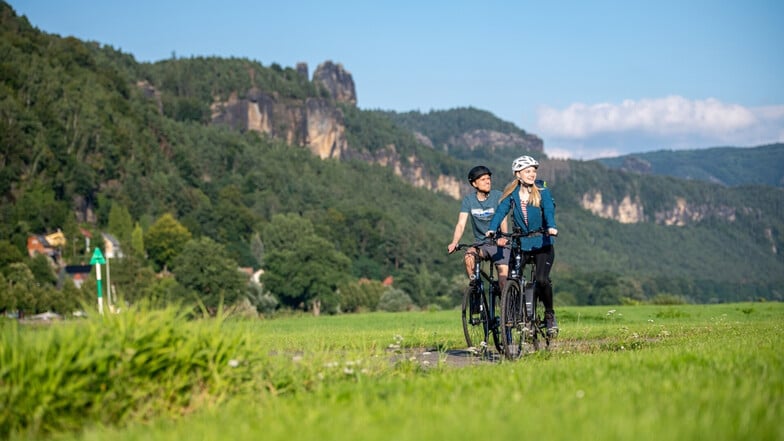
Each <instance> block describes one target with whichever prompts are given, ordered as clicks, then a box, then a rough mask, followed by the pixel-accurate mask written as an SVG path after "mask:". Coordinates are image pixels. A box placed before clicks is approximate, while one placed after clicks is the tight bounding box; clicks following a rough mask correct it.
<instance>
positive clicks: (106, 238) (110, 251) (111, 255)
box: [101, 233, 124, 259]
mask: <svg viewBox="0 0 784 441" xmlns="http://www.w3.org/2000/svg"><path fill="white" fill-rule="evenodd" d="M101 236H103V249H104V251H103V255H104V257H106V258H107V259H115V258H122V257H124V254H123V252H122V249H121V248H120V242H119V241H118V240H117V238H116V237H114V236H112V235H111V234H109V233H101Z"/></svg>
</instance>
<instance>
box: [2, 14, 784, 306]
mask: <svg viewBox="0 0 784 441" xmlns="http://www.w3.org/2000/svg"><path fill="white" fill-rule="evenodd" d="M0 20H1V22H0V26H1V27H0V54H2V58H1V59H0V60H1V61H0V148H1V149H2V150H1V151H0V161H1V162H2V167H0V201H1V205H0V310H4V311H11V310H16V309H20V310H24V311H27V312H40V311H45V310H50V309H54V310H57V311H58V312H67V311H68V310H70V309H73V308H75V307H76V305H77V302H78V301H81V300H85V299H88V298H91V296H92V295H93V293H94V292H95V289H94V288H95V280H94V279H92V280H89V281H88V282H86V283H85V285H83V286H82V288H81V289H77V288H75V287H74V286H73V284H72V282H71V281H70V280H69V279H68V278H62V277H60V274H59V272H60V268H58V267H56V266H54V267H53V266H52V265H51V264H50V262H48V261H47V259H48V258H46V257H44V256H40V255H39V256H37V257H29V256H28V253H27V249H26V243H27V240H28V238H29V237H31V236H32V235H41V234H47V233H51V232H54V231H57V230H58V229H59V230H62V232H63V233H64V235H65V237H66V238H67V239H68V245H67V246H65V247H62V249H60V250H59V253H60V254H61V256H60V257H61V259H62V260H61V263H69V264H74V263H84V262H88V261H89V256H90V254H91V253H92V249H87V248H86V247H84V245H83V244H84V243H85V239H86V236H87V235H89V236H91V237H95V238H97V237H99V236H100V233H101V232H108V233H111V234H112V235H114V236H116V237H117V239H118V240H119V242H120V244H121V245H122V247H123V249H124V250H125V251H126V252H125V256H124V257H123V258H121V259H117V260H113V261H112V284H113V289H114V290H115V292H116V293H117V294H118V295H119V296H120V297H122V298H123V299H125V300H126V301H130V302H136V301H139V300H142V299H147V300H151V301H156V302H164V303H168V302H191V301H193V300H194V299H199V300H200V301H201V302H203V303H204V304H205V305H206V306H209V307H215V306H217V304H218V303H220V302H221V301H224V302H225V303H228V304H236V303H245V304H247V305H251V306H253V307H255V309H256V310H258V311H264V312H271V311H274V310H276V309H280V308H286V309H304V310H320V311H322V312H328V313H335V312H352V311H363V310H374V309H386V310H395V309H398V308H409V307H438V308H451V307H454V306H455V305H456V304H457V302H458V300H459V297H460V294H461V289H462V287H463V286H464V284H465V276H464V275H463V274H462V272H463V269H462V259H461V258H460V257H459V256H448V255H446V251H445V249H446V243H447V241H448V240H449V239H450V237H451V232H452V228H453V226H454V222H455V220H456V218H457V210H458V208H459V201H457V200H455V199H454V198H453V197H450V196H448V195H446V194H444V193H442V192H438V191H431V190H428V189H425V188H421V187H417V186H415V185H412V181H411V179H409V178H406V177H403V176H401V175H400V174H399V173H396V170H395V169H394V167H391V166H384V165H383V164H380V163H379V161H369V160H368V158H369V157H371V156H372V155H373V154H374V153H375V152H377V151H379V150H381V149H387V148H389V146H390V145H391V146H393V147H394V150H395V151H396V152H397V153H398V154H400V155H401V156H405V157H410V158H416V161H418V162H419V163H421V164H422V165H423V168H422V170H423V173H426V174H428V175H430V177H431V178H432V177H434V178H438V177H440V176H449V177H452V178H454V179H456V180H458V181H459V182H463V183H464V182H465V177H464V176H463V174H464V173H465V170H468V169H469V168H470V167H471V166H472V165H474V164H475V163H477V162H483V163H485V164H487V165H489V166H490V167H491V168H493V170H495V174H494V178H495V185H496V187H501V186H502V185H503V184H505V183H506V181H507V180H508V179H509V178H510V177H511V173H510V171H509V170H508V168H509V165H508V164H509V163H510V161H511V159H513V158H514V156H517V155H518V154H520V153H521V150H522V151H530V152H532V153H535V154H538V155H539V156H540V157H541V158H542V160H543V166H542V168H541V174H542V176H543V177H544V178H545V179H547V181H548V183H549V184H550V186H551V188H552V191H553V194H554V195H555V197H556V201H557V204H558V223H559V229H560V230H561V231H562V234H561V237H560V238H559V239H558V246H557V258H556V271H555V272H554V279H555V280H554V282H555V286H556V298H557V301H558V302H561V303H568V304H617V303H619V302H623V301H630V302H635V301H655V300H656V299H659V300H660V301H663V300H662V299H664V300H666V301H693V302H720V301H732V300H748V299H758V298H767V299H781V298H782V296H784V293H782V292H781V286H783V284H782V282H783V281H784V280H783V277H784V276H782V274H784V258H782V256H781V254H780V251H779V250H781V249H782V245H784V244H782V242H784V240H783V236H782V232H784V221H783V220H782V219H783V218H784V215H782V204H781V202H782V193H781V189H777V188H773V187H768V186H757V187H733V188H726V187H724V186H721V185H716V184H711V183H705V182H696V181H686V180H680V179H676V178H672V177H666V176H655V175H641V174H638V173H628V172H625V171H615V170H612V169H608V168H606V167H605V166H603V165H601V164H599V163H596V162H582V161H556V160H547V159H546V158H545V157H544V156H543V155H542V154H541V153H539V152H540V151H541V150H537V148H541V141H539V144H537V138H536V137H535V136H534V135H531V134H529V133H526V132H525V131H523V130H520V129H517V128H516V127H514V126H513V125H511V124H510V123H506V122H503V121H501V120H498V119H497V118H495V117H494V116H492V115H491V114H489V113H488V112H484V111H481V110H477V109H471V108H468V109H455V110H451V111H444V112H436V113H432V114H425V115H423V114H418V113H416V112H413V113H410V114H400V115H397V114H394V113H392V112H385V111H378V110H373V111H369V110H362V109H359V108H356V107H352V106H347V105H345V104H341V103H334V105H335V106H336V107H337V108H340V109H342V115H343V117H344V119H345V121H344V122H345V127H346V131H347V133H346V138H347V140H348V144H349V148H348V151H347V154H346V155H345V157H343V158H341V159H320V158H319V157H317V156H315V155H314V154H312V153H311V152H310V151H309V150H307V149H304V148H302V147H300V146H297V145H292V144H290V143H288V142H286V140H285V139H280V138H277V137H275V136H267V135H264V134H259V133H256V132H253V131H247V130H237V129H236V128H232V127H227V126H225V125H216V124H211V123H210V117H209V115H210V112H211V107H210V103H211V102H212V101H213V100H215V99H216V97H218V98H220V99H226V97H229V96H231V95H232V94H236V93H240V94H241V93H242V91H245V90H247V89H248V88H257V89H262V90H264V91H265V92H268V93H269V94H270V95H271V96H273V97H275V99H277V100H281V101H283V100H292V101H296V100H304V99H307V98H318V99H320V100H327V101H328V100H330V99H331V98H330V96H329V94H328V93H326V92H325V91H324V89H323V88H321V87H319V86H318V85H316V84H314V83H313V82H310V81H307V80H306V79H305V80H303V78H302V76H301V75H299V74H298V73H297V72H296V70H295V69H292V68H288V67H287V68H284V67H281V66H278V65H270V66H264V65H262V64H261V63H259V62H255V61H250V60H241V59H219V58H194V59H182V60H181V59H171V60H165V61H161V62H157V63H137V62H136V61H135V60H134V58H133V56H132V55H129V54H124V53H122V52H120V51H117V50H115V49H113V48H112V47H111V46H106V45H102V44H99V43H93V42H82V41H79V40H77V39H74V38H61V37H59V36H57V35H50V34H47V33H45V32H42V31H40V30H38V29H36V28H35V27H34V26H32V25H31V24H30V23H28V22H27V20H26V19H25V18H24V17H18V16H16V14H15V13H14V11H13V9H12V8H11V7H10V6H9V5H8V4H6V3H2V4H0ZM151 90H154V93H153V94H151V93H150V91H151ZM462 130H464V131H465V132H464V133H454V136H451V137H450V136H449V133H450V132H454V131H457V132H459V131H462ZM477 131H478V132H477ZM466 133H468V135H466V136H462V135H464V134H466ZM488 133H491V134H492V133H495V134H498V133H501V134H502V135H503V136H502V138H503V139H504V140H511V141H510V142H512V144H510V145H512V146H513V147H507V148H504V147H501V148H495V147H494V148H488V146H486V145H483V144H482V140H483V139H486V138H485V137H484V136H485V135H487V134H488ZM422 136H424V137H425V138H427V139H428V140H429V144H431V145H428V142H425V141H424V140H423V138H422ZM493 136H497V135H493ZM461 140H462V141H461ZM517 142H524V143H526V144H525V145H526V146H529V147H530V150H524V149H521V148H520V145H521V144H514V143H517ZM461 143H462V144H461ZM514 146H517V147H514ZM463 185H465V184H463ZM597 193H598V194H599V195H600V198H598V200H599V201H600V202H599V203H597V202H596V201H597V197H596V196H597ZM627 200H628V201H630V202H629V203H628V204H627V203H626V202H624V201H627ZM624 204H626V205H624ZM629 204H630V205H631V206H633V207H636V210H637V211H636V212H637V213H638V214H639V215H638V216H637V218H635V221H634V222H627V221H625V220H623V221H621V220H619V217H618V214H617V213H618V210H619V207H621V208H623V207H627V205H629ZM678 207H680V208H681V211H678ZM668 222H671V223H668ZM466 240H468V239H467V236H466ZM93 245H95V243H93ZM238 267H246V268H250V269H252V270H259V269H261V270H263V275H262V276H261V285H258V284H255V283H249V282H248V279H247V277H246V276H243V275H242V274H241V273H239V272H238V271H237V268H238ZM389 276H391V280H392V284H391V286H386V285H383V284H382V280H385V279H388V277H389Z"/></svg>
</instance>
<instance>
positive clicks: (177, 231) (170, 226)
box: [144, 213, 191, 270]
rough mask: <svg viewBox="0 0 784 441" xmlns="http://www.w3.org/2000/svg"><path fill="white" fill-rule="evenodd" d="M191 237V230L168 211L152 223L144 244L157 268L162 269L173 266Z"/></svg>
mask: <svg viewBox="0 0 784 441" xmlns="http://www.w3.org/2000/svg"><path fill="white" fill-rule="evenodd" d="M190 239H191V232H190V231H188V229H187V228H185V227H184V226H183V225H182V224H181V223H179V222H177V220H176V219H175V218H174V216H173V215H172V214H171V213H166V214H164V215H163V216H161V217H160V218H158V220H156V221H155V223H153V224H152V225H150V228H149V229H148V230H147V234H145V235H144V244H145V245H146V246H147V254H148V255H149V257H150V259H151V260H152V261H153V263H154V264H155V267H156V270H161V269H168V268H169V267H170V266H171V264H172V261H173V260H174V258H175V257H176V256H177V255H178V254H179V253H180V251H181V250H182V249H183V247H184V246H185V244H186V243H187V242H188V241H189V240H190Z"/></svg>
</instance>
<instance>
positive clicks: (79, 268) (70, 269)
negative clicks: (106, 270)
mask: <svg viewBox="0 0 784 441" xmlns="http://www.w3.org/2000/svg"><path fill="white" fill-rule="evenodd" d="M92 269H93V266H92V265H66V266H65V267H64V268H63V270H62V271H61V272H60V277H59V280H58V282H57V286H58V288H61V287H62V285H63V280H65V277H70V278H71V279H72V280H73V282H74V285H76V287H77V288H81V287H82V284H83V283H84V281H85V280H87V278H88V277H90V272H91V271H92Z"/></svg>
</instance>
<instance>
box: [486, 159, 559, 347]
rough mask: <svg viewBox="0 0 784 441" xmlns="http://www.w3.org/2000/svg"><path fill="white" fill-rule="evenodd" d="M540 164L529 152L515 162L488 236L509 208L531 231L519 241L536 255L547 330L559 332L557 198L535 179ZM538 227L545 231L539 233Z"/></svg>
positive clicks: (522, 226) (538, 291)
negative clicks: (555, 292)
mask: <svg viewBox="0 0 784 441" xmlns="http://www.w3.org/2000/svg"><path fill="white" fill-rule="evenodd" d="M538 168H539V162H537V161H536V160H535V159H534V158H532V157H530V156H520V157H519V158H517V159H515V160H514V162H512V171H513V172H514V175H515V179H514V180H513V181H512V182H510V183H509V185H507V186H506V188H505V189H504V191H503V194H502V196H501V197H502V199H501V202H500V203H499V205H498V208H497V209H496V211H495V214H494V215H493V219H492V220H491V221H490V226H489V227H488V231H487V236H489V237H490V236H493V235H494V233H495V231H497V230H498V228H499V227H500V226H501V223H502V222H504V220H505V219H506V215H507V214H508V213H509V211H510V210H511V211H512V219H513V220H514V224H515V226H516V227H518V228H520V229H521V230H522V232H523V233H532V234H531V235H529V236H526V237H522V238H521V239H520V245H521V247H522V249H523V251H524V252H525V254H526V255H529V256H533V258H534V262H535V263H536V295H537V296H538V298H539V299H541V301H542V303H543V304H544V308H545V324H546V326H547V333H548V334H550V335H551V336H555V335H556V334H557V333H558V322H557V321H556V320H555V311H554V310H553V286H552V282H551V280H550V269H551V268H552V265H553V261H554V260H555V250H554V247H553V244H554V241H555V239H554V237H553V236H556V235H558V229H557V227H556V225H555V201H554V200H553V197H552V195H551V194H550V190H549V189H548V188H547V186H546V184H545V183H544V181H541V180H537V179H536V172H537V170H538ZM537 231H544V232H546V234H536V233H535V232H537Z"/></svg>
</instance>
